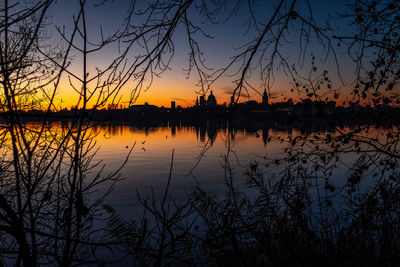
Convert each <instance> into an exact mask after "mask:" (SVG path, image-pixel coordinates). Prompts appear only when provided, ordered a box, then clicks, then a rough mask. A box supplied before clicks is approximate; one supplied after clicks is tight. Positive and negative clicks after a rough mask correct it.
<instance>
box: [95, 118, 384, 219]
mask: <svg viewBox="0 0 400 267" xmlns="http://www.w3.org/2000/svg"><path fill="white" fill-rule="evenodd" d="M94 130H95V132H98V133H99V134H98V135H97V137H96V141H97V145H98V147H99V150H98V152H97V155H96V157H95V159H96V160H101V161H102V163H104V164H105V173H107V172H111V171H114V170H116V169H118V168H119V167H120V166H121V164H123V162H124V161H125V159H126V157H127V155H128V152H129V150H130V148H131V147H132V146H134V147H133V149H132V153H131V155H130V157H129V159H128V161H127V163H126V164H125V165H124V167H123V168H122V170H121V172H120V175H121V178H122V180H121V181H119V182H118V183H117V184H116V185H115V188H114V190H113V191H112V193H111V194H110V195H109V196H108V197H107V198H106V201H105V203H107V204H109V205H111V206H113V207H114V208H115V209H116V210H117V211H118V212H119V213H120V214H121V215H123V216H126V217H129V218H134V217H136V216H137V215H139V214H140V212H141V209H140V206H138V202H137V193H136V192H139V193H140V194H141V196H144V197H148V196H150V195H151V192H152V190H153V192H154V194H155V196H156V198H161V196H162V195H163V193H164V190H165V186H166V183H167V180H168V176H169V171H170V164H171V156H172V151H174V159H173V168H172V180H171V187H170V195H171V197H172V198H177V199H180V198H183V197H184V196H185V195H186V194H187V192H189V191H190V190H191V188H192V187H194V186H200V187H201V188H202V189H205V190H206V191H208V192H214V193H216V194H218V193H222V192H224V190H225V189H226V188H225V186H224V168H223V165H224V159H223V157H224V156H225V155H227V153H228V147H229V148H230V149H229V157H228V160H229V163H230V165H231V167H232V168H233V173H234V177H235V179H236V181H237V185H239V186H241V185H242V184H243V182H244V180H243V179H242V177H243V174H244V172H245V171H246V170H247V169H248V168H249V166H250V164H252V163H254V162H255V161H257V162H259V164H258V165H259V166H260V168H261V169H262V170H264V171H265V172H268V175H273V174H274V173H279V172H280V171H282V170H285V168H286V165H285V164H281V165H279V166H265V163H266V160H265V158H268V159H274V158H277V157H278V158H279V157H280V156H281V155H282V154H283V152H284V149H285V148H287V147H288V143H287V140H288V138H289V137H294V136H302V134H301V133H300V132H299V131H296V130H291V131H276V130H273V129H258V130H257V129H251V131H248V130H246V128H243V129H235V130H233V129H229V127H227V128H224V127H221V128H218V127H210V125H209V127H199V126H179V125H178V126H176V125H174V126H171V125H167V126H164V127H153V128H146V129H144V128H138V127H134V126H129V125H117V126H96V127H95V129H94ZM326 133H328V131H321V132H314V133H312V134H311V135H315V134H317V135H320V136H324V135H325V134H326ZM384 133H385V131H384V130H383V131H379V132H376V131H375V132H373V131H371V132H370V133H369V135H372V134H374V135H377V136H381V135H382V136H383V135H384ZM283 140H285V141H283ZM357 158H358V155H357V153H344V154H343V155H341V163H342V165H341V166H342V167H343V168H340V167H339V168H336V169H335V170H334V171H333V174H332V175H331V177H332V178H333V179H332V180H333V181H332V183H333V184H336V185H340V184H343V183H346V181H347V178H348V176H349V175H348V174H349V169H347V168H344V166H351V164H352V162H353V161H354V160H355V159H357ZM367 184H369V183H367Z"/></svg>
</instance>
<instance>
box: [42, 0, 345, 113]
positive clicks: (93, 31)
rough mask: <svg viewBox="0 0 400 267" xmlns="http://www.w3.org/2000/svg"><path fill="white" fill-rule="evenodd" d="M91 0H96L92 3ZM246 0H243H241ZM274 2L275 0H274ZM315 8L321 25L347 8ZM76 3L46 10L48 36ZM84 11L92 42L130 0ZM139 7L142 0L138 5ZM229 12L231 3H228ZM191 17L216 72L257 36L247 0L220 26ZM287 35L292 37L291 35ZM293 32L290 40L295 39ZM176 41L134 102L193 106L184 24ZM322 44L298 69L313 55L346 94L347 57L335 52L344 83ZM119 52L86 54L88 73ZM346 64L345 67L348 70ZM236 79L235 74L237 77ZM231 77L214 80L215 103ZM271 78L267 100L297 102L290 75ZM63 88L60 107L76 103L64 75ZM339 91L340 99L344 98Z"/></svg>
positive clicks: (294, 45) (261, 6)
mask: <svg viewBox="0 0 400 267" xmlns="http://www.w3.org/2000/svg"><path fill="white" fill-rule="evenodd" d="M94 2H95V3H97V2H100V1H94ZM139 2H141V1H139ZM245 2H246V1H245ZM266 2H271V1H259V3H258V6H257V8H256V9H255V10H256V11H257V12H256V14H255V16H256V17H257V19H259V20H262V21H266V20H267V19H268V18H269V17H270V15H271V12H272V11H273V9H272V5H271V4H270V3H266ZM272 2H273V3H274V4H275V2H277V1H272ZM310 2H311V4H312V7H313V16H314V17H315V19H316V20H317V23H321V25H323V24H324V23H325V20H326V19H328V16H329V15H332V16H337V15H338V12H344V10H345V0H339V1H328V0H324V1H317V0H311V1H310ZM73 3H75V2H72V1H68V0H62V1H58V2H57V4H56V5H55V6H54V7H53V8H52V10H51V12H50V14H51V18H50V21H51V22H52V25H51V26H50V28H49V29H50V30H49V32H50V35H51V36H52V38H54V39H57V38H59V36H58V33H56V31H54V28H55V25H58V26H60V27H63V26H65V29H66V32H68V29H70V28H71V25H72V22H73V21H72V14H76V13H77V11H78V8H79V7H78V6H77V5H76V3H75V4H73ZM88 3H89V4H88V6H89V7H90V8H89V9H88V14H87V21H88V31H89V37H90V38H91V40H98V39H99V36H100V26H101V27H102V31H103V33H106V32H112V31H113V30H115V29H117V28H118V27H120V25H122V23H123V19H124V18H125V16H126V14H127V10H128V9H129V1H108V2H107V3H106V4H105V5H104V6H101V7H97V8H93V2H92V1H88ZM139 5H140V3H139ZM304 9H306V5H305V1H298V10H299V11H302V10H304ZM227 10H229V7H227ZM193 16H194V17H195V19H194V20H195V21H197V22H198V24H199V25H200V26H201V27H202V28H203V29H204V30H205V31H206V32H207V34H209V35H210V36H212V37H213V38H212V39H206V38H199V43H200V45H201V48H202V50H203V52H204V57H205V59H206V62H205V63H206V65H207V66H208V67H210V68H212V69H214V70H217V69H219V68H221V67H224V66H226V64H227V63H228V62H229V60H230V58H231V57H232V56H233V55H235V53H237V52H238V50H237V49H238V48H239V47H241V46H242V45H244V44H246V43H247V42H249V41H251V40H253V39H254V38H255V37H256V35H255V32H254V31H253V29H251V28H250V29H247V27H246V19H247V18H248V16H249V11H248V9H247V7H246V4H243V6H242V7H241V8H240V9H239V11H238V12H237V13H236V14H234V15H233V16H232V17H231V18H230V19H229V20H228V21H227V22H225V23H219V24H211V23H209V22H205V19H204V18H201V17H199V16H198V14H193ZM333 22H334V23H335V22H336V25H334V27H336V28H337V29H339V30H343V28H344V29H347V30H348V29H349V26H348V25H346V23H343V22H340V23H339V21H338V20H337V19H335V18H333ZM288 36H291V35H290V33H289V35H288ZM295 36H297V35H293V39H294V38H296V37H295ZM173 40H174V45H175V53H174V56H173V58H172V61H171V63H170V65H169V67H170V69H169V70H167V71H165V72H164V73H162V75H161V76H160V77H155V79H154V81H153V84H152V86H151V88H150V89H148V90H145V91H142V92H141V93H140V95H139V98H138V99H137V102H136V104H143V103H144V102H148V103H149V104H153V105H158V106H166V107H169V106H170V103H171V101H175V102H176V103H177V105H182V106H191V105H193V104H194V101H195V99H196V97H197V96H198V94H196V92H198V91H199V89H200V88H199V87H197V86H196V82H197V77H196V76H195V73H192V74H191V75H190V77H189V78H187V77H186V72H185V69H187V67H188V51H189V50H188V45H187V40H186V39H185V35H184V34H183V28H182V27H178V28H177V30H176V31H175V32H174V35H173ZM298 46H299V44H298V41H297V40H288V44H285V45H284V46H283V47H282V51H284V52H285V56H286V58H287V60H288V61H289V62H290V63H291V64H293V63H294V64H299V62H300V60H299V47H298ZM324 49H325V48H324V47H322V46H321V45H316V46H314V45H312V46H310V47H309V49H308V51H307V52H306V53H305V55H306V57H307V58H306V60H305V64H304V67H303V69H302V71H304V72H308V71H309V66H310V64H307V63H310V59H309V58H310V57H311V54H312V55H314V56H315V57H316V61H317V64H318V66H319V67H320V68H321V69H322V68H324V69H327V70H328V71H329V74H330V75H331V76H330V78H331V79H332V81H333V86H334V87H335V88H337V89H339V90H341V91H342V92H346V90H348V88H350V87H351V82H352V80H351V78H352V72H351V71H350V67H351V64H352V63H351V61H350V60H349V59H348V58H347V57H346V55H345V54H344V53H345V52H344V51H340V48H337V49H338V55H339V59H340V62H339V64H340V67H341V72H342V73H341V74H342V77H343V80H344V82H345V83H344V84H342V83H341V82H340V81H339V79H338V76H337V69H336V66H335V65H334V64H333V58H332V56H329V57H328V60H327V62H326V63H323V62H322V61H323V59H324V56H325V50H324ZM116 56H118V48H117V47H116V46H112V47H107V48H106V49H104V50H102V51H101V52H100V53H97V54H94V55H93V56H91V57H90V58H89V64H90V66H91V69H90V70H89V72H90V71H93V72H94V71H95V67H100V68H101V67H102V66H106V65H107V64H109V62H111V60H112V59H113V58H115V57H116ZM81 62H82V61H81V59H80V57H79V55H78V54H77V55H76V57H75V58H74V59H73V64H72V66H71V69H72V70H73V71H74V72H76V73H80V72H81V66H80V63H81ZM345 67H348V69H346V68H345ZM235 70H236V69H235V68H234V69H232V70H231V71H228V74H234V72H235ZM257 74H258V73H257V69H255V70H253V71H252V76H251V78H250V80H251V82H252V86H253V87H254V88H255V89H257V90H258V92H260V93H262V92H263V91H264V87H263V86H262V84H261V80H260V77H259V75H257ZM235 77H236V78H237V76H235ZM235 77H229V76H227V75H224V76H223V77H221V78H220V79H219V80H218V81H217V82H215V83H214V84H213V85H212V86H211V89H212V90H213V93H214V95H215V96H216V98H217V101H218V103H219V104H222V103H223V102H229V99H230V96H231V95H232V91H233V89H234V88H235V84H234V83H233V81H234V80H235ZM274 78H275V80H274V83H273V84H272V86H271V88H270V91H271V101H272V102H276V101H280V100H283V98H284V97H291V98H293V99H295V101H296V100H298V99H299V95H298V93H297V92H296V91H295V92H290V89H291V88H292V84H291V79H290V78H289V77H288V76H287V75H285V74H284V73H283V71H282V68H280V69H277V68H275V77H274ZM134 86H135V84H134V83H133V82H128V83H127V84H126V85H125V86H124V88H123V89H122V91H121V95H122V101H121V103H122V104H126V103H127V101H128V99H129V96H130V90H131V89H132V88H133V87H134ZM60 89H61V91H59V93H58V95H57V97H58V100H60V99H62V105H63V106H64V107H65V106H67V107H69V106H71V105H74V103H75V102H76V95H75V94H76V93H74V91H73V90H72V89H71V88H70V85H69V82H68V79H67V76H66V75H64V77H63V82H62V86H61V88H60ZM344 95H345V94H344V93H343V94H342V96H341V99H340V100H342V99H343V96H344ZM248 99H254V100H257V101H261V96H260V94H258V93H257V92H254V91H250V96H249V97H243V98H242V100H243V101H245V100H248Z"/></svg>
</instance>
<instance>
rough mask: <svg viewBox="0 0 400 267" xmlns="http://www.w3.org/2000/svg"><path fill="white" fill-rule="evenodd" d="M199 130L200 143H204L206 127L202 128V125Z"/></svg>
mask: <svg viewBox="0 0 400 267" xmlns="http://www.w3.org/2000/svg"><path fill="white" fill-rule="evenodd" d="M199 129H200V142H202V143H204V142H205V141H206V131H207V127H204V125H200V126H199Z"/></svg>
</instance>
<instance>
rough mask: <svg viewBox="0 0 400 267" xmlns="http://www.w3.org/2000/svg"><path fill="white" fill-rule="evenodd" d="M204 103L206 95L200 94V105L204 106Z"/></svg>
mask: <svg viewBox="0 0 400 267" xmlns="http://www.w3.org/2000/svg"><path fill="white" fill-rule="evenodd" d="M205 105H206V97H205V96H204V95H201V96H200V106H201V107H204V106H205Z"/></svg>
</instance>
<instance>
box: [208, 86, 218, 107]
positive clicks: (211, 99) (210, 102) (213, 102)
mask: <svg viewBox="0 0 400 267" xmlns="http://www.w3.org/2000/svg"><path fill="white" fill-rule="evenodd" d="M207 105H209V106H216V105H217V99H216V98H215V96H214V95H213V91H212V90H211V92H210V95H209V96H208V99H207Z"/></svg>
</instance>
